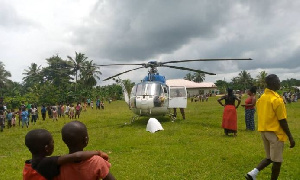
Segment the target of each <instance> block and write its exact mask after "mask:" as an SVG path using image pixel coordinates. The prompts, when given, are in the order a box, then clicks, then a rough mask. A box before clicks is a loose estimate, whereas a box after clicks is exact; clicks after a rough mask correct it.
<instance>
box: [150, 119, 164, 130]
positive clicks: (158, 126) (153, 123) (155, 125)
mask: <svg viewBox="0 0 300 180" xmlns="http://www.w3.org/2000/svg"><path fill="white" fill-rule="evenodd" d="M160 130H164V128H163V127H162V126H161V124H160V123H159V121H158V120H157V119H155V118H150V119H149V120H148V124H147V128H146V131H149V132H151V133H155V132H156V131H160Z"/></svg>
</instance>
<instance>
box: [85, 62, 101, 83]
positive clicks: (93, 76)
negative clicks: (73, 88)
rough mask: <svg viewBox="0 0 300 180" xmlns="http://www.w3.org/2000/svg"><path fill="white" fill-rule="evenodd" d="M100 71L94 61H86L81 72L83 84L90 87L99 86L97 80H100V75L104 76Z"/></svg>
mask: <svg viewBox="0 0 300 180" xmlns="http://www.w3.org/2000/svg"><path fill="white" fill-rule="evenodd" d="M99 69H100V67H98V66H97V65H96V64H95V63H93V60H91V61H85V63H84V65H83V66H82V70H81V71H82V73H81V75H82V79H83V84H84V85H86V86H89V87H92V86H95V85H96V84H97V80H100V76H99V75H101V74H102V73H101V72H100V71H99Z"/></svg>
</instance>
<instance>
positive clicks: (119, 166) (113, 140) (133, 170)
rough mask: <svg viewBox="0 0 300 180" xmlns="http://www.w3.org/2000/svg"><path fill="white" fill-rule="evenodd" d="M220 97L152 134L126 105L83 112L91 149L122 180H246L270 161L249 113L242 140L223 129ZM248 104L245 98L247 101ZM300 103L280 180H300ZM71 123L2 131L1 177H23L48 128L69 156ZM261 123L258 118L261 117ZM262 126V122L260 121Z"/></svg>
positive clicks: (290, 107)
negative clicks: (32, 147) (29, 136)
mask: <svg viewBox="0 0 300 180" xmlns="http://www.w3.org/2000/svg"><path fill="white" fill-rule="evenodd" d="M216 99H217V98H216V97H212V98H210V99H209V101H208V102H201V103H199V102H197V103H191V102H188V108H187V109H186V120H182V118H181V115H180V113H179V114H178V119H177V120H176V121H175V122H171V121H170V119H169V118H168V117H160V118H158V119H159V120H160V122H161V124H162V126H163V128H164V129H165V130H164V131H159V132H156V133H153V134H152V133H149V132H147V131H146V125H147V120H148V118H140V119H139V120H138V121H135V122H134V123H132V124H129V125H125V123H126V122H127V123H129V122H130V119H131V117H132V115H133V114H132V113H131V111H129V110H128V107H127V106H126V103H125V102H123V101H114V102H112V103H111V104H108V103H106V107H105V110H100V111H99V110H98V111H97V110H95V109H93V110H91V109H88V111H87V112H82V115H81V117H80V119H79V120H80V121H82V122H84V123H85V124H86V126H87V127H88V132H89V136H90V141H89V144H88V146H87V147H86V149H85V150H103V151H105V152H108V153H109V156H110V162H111V163H112V167H111V173H112V174H113V175H114V176H115V177H116V178H117V179H119V180H123V179H124V180H127V179H128V180H132V179H133V180H135V179H136V180H141V179H162V180H165V179H172V180H173V179H188V180H192V179H193V180H194V179H197V180H205V179H214V180H218V179H220V180H221V179H222V180H224V179H233V180H239V179H244V174H245V173H246V172H248V171H249V170H252V169H253V168H254V167H255V166H256V165H257V164H258V163H259V162H260V160H262V159H263V158H264V150H263V145H262V141H261V139H260V134H259V133H258V132H257V131H255V132H249V131H245V123H244V110H243V109H242V108H239V109H238V136H237V137H228V136H225V135H224V133H223V129H222V128H221V117H222V110H223V107H221V106H220V105H219V104H218V103H217V101H216ZM242 102H244V99H243V100H242ZM299 109H300V103H292V104H287V111H288V122H289V126H290V129H291V132H292V134H293V135H294V139H295V141H296V147H295V148H293V149H290V148H289V143H288V142H287V143H286V144H285V149H284V163H283V165H282V168H281V174H280V178H279V179H288V180H291V179H300V154H299V149H300V148H299V142H300V141H299V139H300V120H299V117H300V111H299ZM68 121H70V120H69V119H67V118H66V119H63V118H62V119H59V121H58V122H52V120H50V119H46V121H41V120H38V122H37V124H36V125H34V126H33V125H30V127H29V128H28V129H27V128H23V129H22V128H20V127H18V126H17V127H15V128H12V129H4V132H2V133H0V142H1V145H0V169H1V170H0V172H1V175H0V179H1V180H2V179H3V180H16V179H22V169H23V166H24V161H25V160H26V159H30V158H31V154H30V152H29V151H28V149H27V148H26V147H25V145H24V137H25V135H26V133H27V132H28V131H29V130H31V129H35V128H45V129H47V130H49V131H50V132H51V133H52V134H53V137H54V141H55V150H54V153H53V155H61V154H66V153H67V152H68V151H67V147H66V146H65V144H64V143H63V142H62V140H61V134H60V130H61V128H62V126H63V125H64V124H65V123H66V122H68ZM256 121H257V119H256ZM256 123H257V122H256ZM270 172H271V167H267V168H266V169H265V170H264V171H262V172H260V174H259V176H258V179H270Z"/></svg>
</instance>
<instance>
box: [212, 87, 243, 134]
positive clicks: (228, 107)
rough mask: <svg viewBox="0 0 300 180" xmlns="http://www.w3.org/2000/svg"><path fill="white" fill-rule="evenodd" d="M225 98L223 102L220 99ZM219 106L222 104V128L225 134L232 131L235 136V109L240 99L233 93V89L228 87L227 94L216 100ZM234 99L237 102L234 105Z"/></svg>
mask: <svg viewBox="0 0 300 180" xmlns="http://www.w3.org/2000/svg"><path fill="white" fill-rule="evenodd" d="M222 100H225V104H223V103H222V102H221V101H222ZM217 101H218V102H219V104H220V105H221V106H224V107H225V108H224V111H223V120H222V128H223V129H224V133H225V135H227V136H228V135H229V133H233V135H234V136H236V133H237V112H236V109H237V108H238V107H239V105H240V103H241V100H240V99H239V98H238V97H236V96H235V95H234V94H233V90H232V89H230V88H228V89H227V94H226V95H224V96H222V97H221V98H219V99H218V100H217ZM235 101H237V102H238V104H237V105H236V106H235Z"/></svg>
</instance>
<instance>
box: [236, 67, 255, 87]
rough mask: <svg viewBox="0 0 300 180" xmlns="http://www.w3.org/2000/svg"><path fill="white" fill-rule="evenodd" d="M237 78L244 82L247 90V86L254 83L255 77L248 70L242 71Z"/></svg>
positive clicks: (243, 85) (243, 84)
mask: <svg viewBox="0 0 300 180" xmlns="http://www.w3.org/2000/svg"><path fill="white" fill-rule="evenodd" d="M237 78H238V83H240V84H242V87H243V89H244V90H246V88H247V87H249V86H252V84H253V78H252V77H251V75H250V73H248V72H247V71H246V70H243V71H241V72H240V73H239V76H238V77H237Z"/></svg>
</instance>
